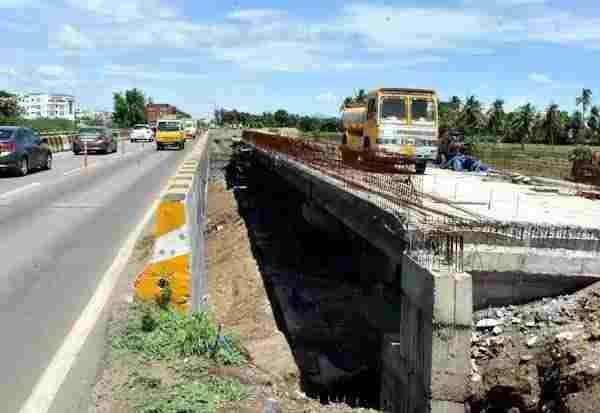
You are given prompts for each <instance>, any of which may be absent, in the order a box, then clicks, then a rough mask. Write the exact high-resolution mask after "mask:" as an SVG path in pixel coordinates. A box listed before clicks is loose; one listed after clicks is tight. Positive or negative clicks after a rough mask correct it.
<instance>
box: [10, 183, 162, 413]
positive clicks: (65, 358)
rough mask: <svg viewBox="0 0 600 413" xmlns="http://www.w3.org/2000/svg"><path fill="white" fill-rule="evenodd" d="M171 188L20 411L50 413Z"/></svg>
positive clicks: (141, 225)
mask: <svg viewBox="0 0 600 413" xmlns="http://www.w3.org/2000/svg"><path fill="white" fill-rule="evenodd" d="M166 190H167V186H165V188H164V189H163V190H162V191H161V193H160V194H159V196H158V197H157V198H156V199H155V200H154V202H153V203H152V205H151V206H150V208H149V209H148V210H147V211H146V214H145V215H144V217H143V218H142V220H141V222H140V223H139V224H138V225H137V227H136V228H135V229H134V230H133V232H131V234H130V235H129V238H127V241H125V244H123V246H122V247H121V249H120V250H119V253H118V255H117V257H116V258H115V260H114V262H113V263H112V265H111V266H110V268H109V269H108V270H107V271H106V272H105V273H104V275H103V276H102V280H101V281H100V284H99V285H98V288H97V289H96V292H95V293H94V296H93V297H92V298H91V299H90V301H89V302H88V304H87V306H86V307H85V309H84V310H83V312H82V313H81V315H80V316H79V318H78V319H77V321H76V323H75V325H74V326H73V328H72V329H71V331H70V332H69V335H68V336H67V337H66V338H65V341H64V342H63V343H62V345H61V347H60V349H59V350H58V351H57V352H56V354H55V355H54V357H53V358H52V361H51V362H50V364H49V365H48V367H47V368H46V370H45V371H44V374H43V375H42V376H41V377H40V379H39V380H38V382H37V383H36V385H35V387H34V389H33V392H32V393H31V395H30V396H29V398H28V399H27V401H26V402H25V404H23V406H22V407H21V409H20V410H19V413H47V412H48V410H49V409H50V407H51V406H52V403H53V402H54V399H55V398H56V395H57V393H58V390H59V389H60V387H61V385H62V384H63V382H64V381H65V379H66V377H67V375H68V374H69V371H70V370H71V368H72V367H73V364H75V361H76V360H77V358H78V357H79V355H80V352H81V349H82V348H83V345H84V344H85V342H86V340H87V338H88V336H89V335H90V333H91V332H92V330H93V329H94V327H95V325H96V323H97V322H98V319H99V318H100V316H101V315H102V312H103V310H104V307H105V306H106V304H107V303H108V301H109V300H110V297H111V293H112V290H113V289H114V287H115V285H116V284H117V281H118V279H119V276H120V275H121V273H122V272H123V270H124V269H125V266H126V265H127V262H128V261H129V258H130V257H131V255H132V254H133V249H134V247H135V243H136V241H137V239H138V238H139V237H140V235H141V233H142V231H143V230H144V228H145V227H146V225H148V222H149V221H150V219H151V218H152V216H153V214H154V211H155V210H156V209H157V208H158V204H159V202H160V199H161V198H162V195H163V194H164V192H165V191H166Z"/></svg>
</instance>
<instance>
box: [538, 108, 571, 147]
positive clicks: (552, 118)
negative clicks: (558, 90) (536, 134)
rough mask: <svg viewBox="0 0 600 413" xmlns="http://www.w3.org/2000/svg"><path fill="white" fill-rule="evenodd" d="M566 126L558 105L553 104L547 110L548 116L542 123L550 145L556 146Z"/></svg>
mask: <svg viewBox="0 0 600 413" xmlns="http://www.w3.org/2000/svg"><path fill="white" fill-rule="evenodd" d="M564 126H565V125H563V123H562V119H561V116H560V109H559V107H558V105H557V104H556V103H551V104H550V106H548V108H547V109H546V114H545V116H544V120H543V123H542V128H543V130H544V133H545V135H546V138H547V139H548V143H550V144H551V145H555V144H556V142H557V138H558V136H559V135H560V132H561V131H562V129H563V127H564Z"/></svg>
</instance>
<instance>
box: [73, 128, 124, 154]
mask: <svg viewBox="0 0 600 413" xmlns="http://www.w3.org/2000/svg"><path fill="white" fill-rule="evenodd" d="M117 148H118V138H117V137H116V136H114V135H113V133H112V130H111V129H108V128H102V127H96V128H82V129H80V130H79V135H78V136H77V137H76V138H75V140H74V141H73V153H74V154H75V155H79V154H80V153H83V152H84V151H85V150H86V149H87V152H88V153H92V152H101V153H113V152H116V151H117Z"/></svg>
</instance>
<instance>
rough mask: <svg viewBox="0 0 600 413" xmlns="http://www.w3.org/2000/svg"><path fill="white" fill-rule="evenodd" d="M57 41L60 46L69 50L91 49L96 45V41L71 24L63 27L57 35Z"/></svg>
mask: <svg viewBox="0 0 600 413" xmlns="http://www.w3.org/2000/svg"><path fill="white" fill-rule="evenodd" d="M56 43H57V44H58V46H59V47H60V48H63V49H67V50H79V49H89V48H92V47H94V43H93V42H92V41H91V40H90V39H88V38H87V37H86V36H85V35H83V34H82V33H81V31H80V30H79V29H78V28H76V27H74V26H72V25H70V24H65V25H63V26H62V27H61V29H60V31H59V32H58V35H57V37H56Z"/></svg>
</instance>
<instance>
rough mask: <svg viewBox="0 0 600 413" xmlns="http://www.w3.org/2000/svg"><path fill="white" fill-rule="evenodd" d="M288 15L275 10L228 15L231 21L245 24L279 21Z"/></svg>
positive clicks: (238, 11) (251, 10)
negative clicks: (270, 20) (271, 20)
mask: <svg viewBox="0 0 600 413" xmlns="http://www.w3.org/2000/svg"><path fill="white" fill-rule="evenodd" d="M286 15H287V12H286V11H284V10H275V9H244V10H236V11H232V12H230V13H228V14H227V18H228V19H230V20H239V21H244V22H258V21H261V20H267V19H278V18H281V17H284V16H286Z"/></svg>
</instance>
